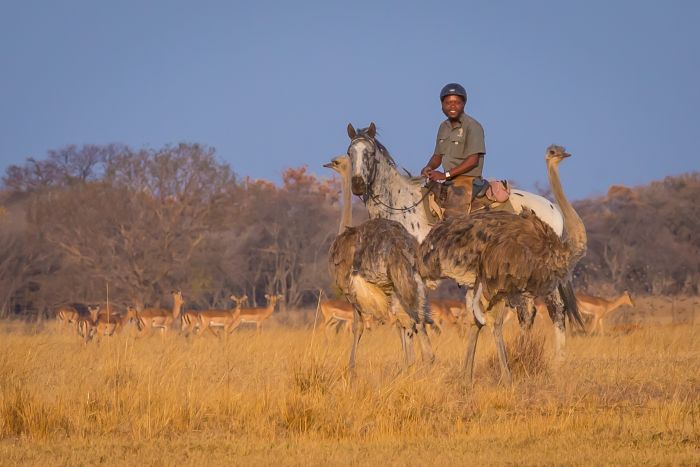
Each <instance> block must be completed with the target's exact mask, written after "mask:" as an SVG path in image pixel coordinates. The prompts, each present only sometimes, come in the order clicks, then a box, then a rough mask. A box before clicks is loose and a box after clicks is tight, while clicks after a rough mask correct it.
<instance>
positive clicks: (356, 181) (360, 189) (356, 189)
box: [352, 176, 367, 196]
mask: <svg viewBox="0 0 700 467" xmlns="http://www.w3.org/2000/svg"><path fill="white" fill-rule="evenodd" d="M366 190H367V184H365V181H364V180H363V179H362V177H358V176H354V177H352V194H353V195H357V196H360V195H364V194H365V191H366Z"/></svg>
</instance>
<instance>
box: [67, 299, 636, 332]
mask: <svg viewBox="0 0 700 467" xmlns="http://www.w3.org/2000/svg"><path fill="white" fill-rule="evenodd" d="M229 298H230V300H231V301H232V302H233V304H234V305H233V307H232V308H230V309H227V310H226V309H213V310H204V311H195V310H183V305H184V299H183V297H182V292H181V291H179V290H177V291H173V292H172V301H173V306H172V308H171V309H170V310H166V309H164V308H144V309H143V310H141V311H139V310H137V309H136V307H134V306H127V307H126V312H124V313H119V312H117V311H116V310H114V308H113V306H112V305H107V306H104V307H103V306H101V305H87V306H86V305H83V304H80V303H72V304H69V305H63V306H61V307H59V308H58V309H57V310H56V319H57V320H58V321H59V322H61V323H64V324H65V325H66V326H69V327H72V328H74V329H75V330H76V331H77V333H78V334H79V335H80V336H81V337H82V338H83V339H84V341H85V342H89V341H90V340H92V339H93V338H94V337H102V336H112V335H114V334H118V333H119V332H121V330H122V329H123V328H124V327H125V326H126V325H127V324H129V323H134V325H135V326H136V328H137V329H138V333H139V335H146V334H152V333H154V332H155V331H156V330H157V331H159V333H160V334H161V336H163V335H165V334H166V333H167V332H169V331H170V330H172V329H173V328H174V327H175V326H176V323H179V325H180V334H182V335H183V336H185V337H187V336H189V335H190V334H195V333H196V334H198V335H200V336H203V335H204V333H205V332H206V331H208V332H209V333H211V334H212V335H214V336H217V337H220V336H221V333H222V331H223V333H224V334H231V333H233V331H234V330H235V329H236V328H238V327H239V326H240V325H241V324H242V323H250V324H255V327H256V330H257V331H258V332H260V331H262V326H263V322H264V321H265V320H266V319H268V318H269V317H270V316H271V315H272V313H273V311H274V309H275V305H276V304H277V303H278V302H279V301H280V300H281V299H282V298H283V296H282V295H267V294H266V295H265V299H266V300H267V306H265V307H255V308H247V307H244V306H243V305H244V304H246V303H247V301H248V297H247V296H246V295H243V296H240V297H239V296H236V295H231V296H230V297H229ZM576 301H577V304H578V307H579V310H580V311H581V312H582V313H583V314H585V315H588V316H590V317H591V322H592V325H591V327H590V329H589V331H590V332H595V331H596V329H598V330H599V331H600V334H603V319H604V318H605V317H606V316H607V315H609V314H610V313H611V312H612V311H614V310H615V309H616V308H618V307H620V306H622V305H629V306H634V302H633V301H632V297H631V296H630V294H629V292H626V291H625V292H624V293H623V294H621V295H620V296H618V297H615V298H613V299H610V300H608V299H605V298H600V297H595V296H592V295H586V294H583V293H577V294H576ZM535 306H536V307H537V309H538V314H539V315H544V314H545V313H546V307H545V306H544V305H543V303H538V302H535ZM318 309H319V311H320V313H321V315H322V318H323V327H324V328H325V330H326V333H328V332H330V331H332V330H333V329H335V330H336V331H337V330H338V329H339V328H340V327H344V328H345V330H346V331H348V332H349V331H350V329H351V326H352V320H353V310H352V306H351V305H350V303H348V302H347V301H344V300H333V299H327V300H321V301H320V302H319V306H318ZM430 311H431V315H432V317H433V321H434V322H435V324H434V325H433V329H434V331H435V332H436V333H440V332H441V331H442V328H444V327H446V326H449V327H454V328H456V329H457V332H459V333H460V335H462V332H463V329H464V324H465V323H464V321H465V319H466V316H467V313H466V307H465V304H464V302H462V301H459V300H430ZM364 326H365V328H366V329H370V328H371V326H372V323H371V320H370V319H369V318H368V319H367V320H366V321H365V322H364Z"/></svg>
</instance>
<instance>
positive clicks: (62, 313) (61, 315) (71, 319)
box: [56, 303, 89, 330]
mask: <svg viewBox="0 0 700 467" xmlns="http://www.w3.org/2000/svg"><path fill="white" fill-rule="evenodd" d="M88 315H89V312H88V309H87V307H86V306H85V305H83V304H82V303H71V304H68V305H62V306H60V307H58V308H57V309H56V320H57V321H59V322H61V323H63V324H64V325H65V326H67V327H70V326H73V327H75V329H76V330H77V328H78V322H79V320H80V318H81V317H85V318H86V317H87V316H88Z"/></svg>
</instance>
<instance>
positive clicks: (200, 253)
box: [0, 144, 339, 316]
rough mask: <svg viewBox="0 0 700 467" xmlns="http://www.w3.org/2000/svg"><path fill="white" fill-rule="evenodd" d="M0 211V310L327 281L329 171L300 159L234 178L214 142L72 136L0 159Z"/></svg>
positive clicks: (312, 288)
mask: <svg viewBox="0 0 700 467" xmlns="http://www.w3.org/2000/svg"><path fill="white" fill-rule="evenodd" d="M3 184H4V192H3V199H2V212H1V213H0V243H1V246H0V255H1V257H0V300H2V302H1V303H0V313H1V314H2V315H3V316H7V315H10V314H23V313H37V312H42V311H44V310H50V309H53V307H55V306H57V305H58V304H62V303H66V302H72V301H81V302H88V303H91V302H93V303H97V302H104V301H105V300H106V299H107V292H108V287H109V297H110V300H111V301H114V302H115V303H117V304H119V303H124V304H126V303H133V304H135V305H159V304H160V301H161V300H163V301H164V303H163V305H166V306H167V300H168V297H169V292H170V291H171V290H173V289H181V290H183V293H184V294H185V296H186V299H187V305H186V306H187V307H190V308H210V307H215V306H221V307H226V306H228V305H230V304H229V303H227V299H228V297H229V295H230V294H231V293H236V294H246V295H248V297H249V299H250V300H251V301H252V303H253V304H256V303H258V304H259V303H261V302H262V303H263V304H264V298H263V297H264V294H265V293H270V294H273V293H281V294H283V295H284V296H285V301H286V305H287V306H291V307H298V306H301V305H304V304H309V303H312V302H313V301H314V300H316V297H317V295H318V291H319V289H320V288H323V289H326V290H327V291H328V292H330V290H328V289H329V287H328V286H329V279H328V273H327V266H326V252H327V251H328V248H329V246H330V242H331V241H332V239H333V237H334V234H335V232H336V231H337V226H338V219H339V207H338V202H339V201H338V198H339V196H338V192H339V185H338V184H337V183H336V181H335V179H333V178H332V177H331V173H329V174H328V178H324V179H318V178H317V177H315V176H314V175H310V174H309V173H307V171H306V169H305V168H298V169H288V170H287V171H285V172H284V174H283V184H282V186H281V187H278V186H275V185H274V184H272V183H269V182H267V181H260V180H250V179H243V180H241V179H238V178H237V177H236V174H235V173H234V172H233V170H232V169H231V168H230V167H229V166H228V165H226V164H222V163H220V162H218V161H217V159H216V157H215V153H214V151H213V150H212V149H211V148H207V147H204V146H200V145H192V144H180V145H178V146H172V147H171V146H168V147H165V148H162V149H158V150H139V151H134V150H132V149H131V148H129V147H126V146H119V145H111V146H83V147H75V146H70V147H67V148H64V149H61V150H58V151H52V152H50V153H49V154H48V157H47V158H46V159H45V160H40V161H38V160H33V159H29V160H27V162H26V163H25V164H24V165H22V166H12V167H10V168H8V169H7V172H6V174H5V176H4V178H3Z"/></svg>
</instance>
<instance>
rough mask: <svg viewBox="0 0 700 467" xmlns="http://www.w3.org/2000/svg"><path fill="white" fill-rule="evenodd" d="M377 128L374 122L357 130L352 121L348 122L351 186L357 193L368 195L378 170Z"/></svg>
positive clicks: (354, 192)
mask: <svg viewBox="0 0 700 467" xmlns="http://www.w3.org/2000/svg"><path fill="white" fill-rule="evenodd" d="M376 134H377V128H376V127H375V126H374V122H372V123H370V125H369V127H367V128H362V129H360V130H358V131H355V128H353V126H352V124H351V123H348V136H349V137H350V146H349V147H348V157H349V158H350V164H351V166H352V171H351V176H352V178H351V187H352V192H353V194H355V195H358V196H363V195H366V194H367V192H368V190H369V187H370V186H371V185H372V182H373V181H374V177H375V175H376V172H377V162H378V159H377V142H376V140H375V139H374V137H375V136H376Z"/></svg>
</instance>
